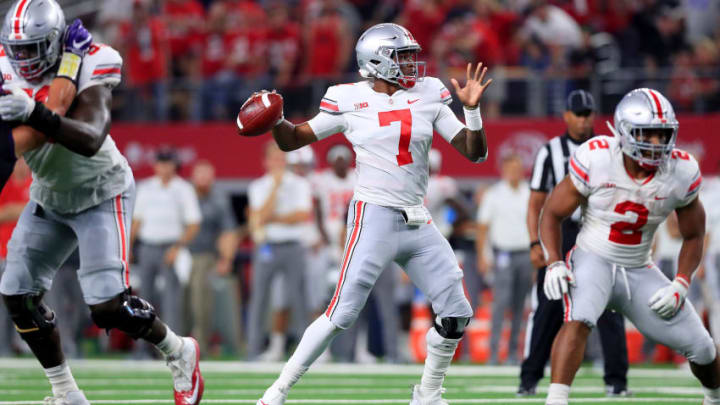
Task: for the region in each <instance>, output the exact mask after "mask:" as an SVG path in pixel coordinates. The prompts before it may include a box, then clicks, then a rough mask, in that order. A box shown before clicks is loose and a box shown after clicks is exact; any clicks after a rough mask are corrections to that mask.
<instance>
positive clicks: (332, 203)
mask: <svg viewBox="0 0 720 405" xmlns="http://www.w3.org/2000/svg"><path fill="white" fill-rule="evenodd" d="M356 178H357V177H356V174H355V171H354V170H349V171H348V173H347V175H346V176H345V178H340V177H338V176H337V175H336V174H335V172H334V171H333V170H332V169H325V170H323V171H321V172H318V173H317V174H316V175H315V179H314V180H315V182H314V191H315V197H317V199H318V201H319V202H320V209H321V210H322V214H323V223H324V224H325V231H326V232H327V233H328V238H329V239H330V243H331V244H332V245H333V246H334V247H339V248H340V249H342V244H343V241H341V240H340V238H341V234H342V230H343V228H344V227H345V218H346V214H347V210H348V205H349V203H350V201H351V200H352V198H353V193H354V191H355V183H356Z"/></svg>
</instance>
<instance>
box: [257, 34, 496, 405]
mask: <svg viewBox="0 0 720 405" xmlns="http://www.w3.org/2000/svg"><path fill="white" fill-rule="evenodd" d="M419 51H420V45H418V43H417V41H415V38H414V37H413V36H412V34H411V33H410V32H409V31H408V30H407V29H405V28H403V27H401V26H399V25H397V24H378V25H375V26H373V27H370V28H369V29H368V30H366V31H365V32H364V33H363V34H362V35H361V36H360V39H359V40H358V43H357V45H356V47H355V52H356V55H357V60H358V66H359V71H360V74H361V75H362V76H363V77H364V78H365V79H366V80H363V81H360V82H357V83H351V84H343V85H338V86H332V87H330V88H328V90H327V92H326V93H325V96H324V97H323V99H322V101H321V103H320V113H319V114H318V115H317V116H315V118H313V119H311V120H310V121H308V122H305V123H303V124H300V125H293V124H292V123H290V122H288V121H286V120H281V121H280V122H279V123H277V124H276V126H275V127H274V128H273V137H274V138H275V141H276V142H277V143H278V145H279V146H280V148H281V149H283V150H286V151H289V150H294V149H297V148H300V147H302V146H304V145H307V144H309V143H312V142H315V141H317V140H321V139H324V138H326V137H328V136H330V135H332V134H335V133H338V132H342V133H343V134H344V135H345V137H346V138H347V139H348V140H349V141H350V143H352V145H353V149H354V150H355V156H356V166H357V169H356V170H357V185H356V186H355V192H354V197H353V201H352V202H351V203H350V211H349V215H348V220H347V226H348V228H347V240H346V243H345V253H344V256H343V259H342V263H341V266H340V278H339V281H338V285H337V288H336V290H335V294H334V295H333V297H332V299H331V301H330V305H329V306H328V308H327V310H326V311H325V313H324V314H323V315H322V316H320V317H319V318H317V320H315V321H314V322H313V323H312V324H311V325H310V326H309V327H308V328H307V329H306V331H305V334H304V335H303V338H302V340H301V341H300V344H299V345H298V347H297V349H296V351H295V353H294V354H293V356H292V357H291V358H290V360H289V361H288V363H287V364H286V365H285V367H284V368H283V371H282V372H281V374H280V377H279V378H278V379H277V381H275V383H274V384H273V385H272V386H271V387H270V388H268V390H267V391H266V392H265V394H264V395H263V397H262V398H261V399H259V400H258V402H257V403H258V405H281V404H284V403H285V399H286V398H287V395H288V392H289V390H290V388H291V387H292V386H293V385H294V384H295V383H296V382H297V381H298V380H299V379H300V377H301V376H302V375H303V374H304V373H305V372H306V371H307V370H308V368H309V367H310V365H311V364H312V363H313V362H314V361H315V359H317V356H319V355H320V353H322V352H323V350H325V348H326V347H327V345H328V344H329V343H330V341H331V340H332V339H333V337H334V336H335V335H337V334H338V333H339V332H340V331H342V330H344V329H347V328H349V327H350V326H351V325H352V324H353V322H355V320H356V319H357V316H358V314H359V313H360V311H361V309H362V307H363V306H364V305H365V302H366V300H367V297H368V294H369V293H370V290H371V289H372V287H373V285H374V284H375V282H376V280H377V278H378V277H379V275H380V273H381V272H382V271H383V270H385V269H386V268H387V267H388V265H389V264H390V263H391V262H392V261H395V262H397V263H398V264H400V266H401V267H402V268H403V269H405V271H406V272H407V273H408V275H409V277H410V279H411V280H412V281H413V282H414V283H415V285H416V286H418V288H420V289H421V290H422V291H423V293H424V294H425V295H426V296H427V297H429V299H430V301H431V302H432V304H433V308H434V310H435V312H436V313H437V314H438V318H437V319H436V321H435V322H434V327H432V328H430V330H429V331H428V333H427V337H426V340H427V345H428V350H427V351H428V357H427V360H426V361H425V371H424V373H423V377H422V382H421V384H419V385H416V386H415V388H414V389H413V393H412V400H411V404H413V405H430V404H432V405H440V404H446V403H447V402H446V401H445V400H443V399H442V397H441V393H442V391H443V389H442V383H443V379H444V376H445V373H446V372H447V368H448V366H449V364H450V361H451V360H452V357H453V354H454V353H455V348H456V347H457V345H458V342H459V341H460V338H461V337H462V335H463V333H464V329H465V326H466V325H467V323H468V321H469V319H470V317H471V316H472V308H471V307H470V304H469V303H468V301H467V299H466V298H465V295H464V292H463V288H462V272H461V270H460V268H459V266H458V263H457V259H456V258H455V255H454V254H453V251H452V249H451V248H450V245H449V244H448V242H447V241H446V240H445V238H444V237H443V236H442V235H441V234H440V232H439V231H438V229H437V228H436V227H435V225H434V224H433V223H432V219H431V218H430V215H429V214H428V211H427V209H426V208H425V207H424V206H423V205H422V204H423V199H424V197H425V193H426V189H427V182H428V173H429V167H428V152H429V151H430V145H431V143H432V138H433V133H434V132H437V133H439V134H440V136H442V137H443V139H445V140H446V141H447V142H449V143H450V144H452V145H453V146H454V147H455V149H457V150H458V151H459V152H460V153H461V154H462V155H463V156H465V157H466V158H468V159H469V160H471V161H473V162H482V161H484V160H485V158H486V157H487V142H486V139H485V132H484V131H483V129H482V119H481V117H480V110H479V106H478V104H479V101H480V98H481V97H482V94H483V92H484V91H485V89H486V88H487V86H488V85H489V83H490V81H487V82H485V83H483V79H484V76H485V72H486V70H487V69H482V67H481V66H482V64H479V65H478V66H477V69H476V70H475V72H474V74H472V72H471V66H470V64H468V71H467V83H466V84H465V86H464V87H460V85H459V84H458V82H457V80H455V79H452V80H451V81H452V84H453V86H454V88H455V91H456V94H457V96H458V98H459V99H460V101H461V102H462V103H463V104H464V106H465V119H466V124H467V127H466V126H465V125H463V124H462V123H461V122H460V121H459V120H458V119H457V118H456V117H455V115H454V114H453V113H452V111H451V110H450V108H449V107H448V106H447V105H448V104H450V102H451V101H452V97H451V95H450V92H449V91H448V90H447V89H446V88H445V86H444V85H443V84H442V82H441V81H440V80H438V79H436V78H433V77H424V67H425V66H424V62H419V61H417V55H418V53H419ZM481 69H482V70H481Z"/></svg>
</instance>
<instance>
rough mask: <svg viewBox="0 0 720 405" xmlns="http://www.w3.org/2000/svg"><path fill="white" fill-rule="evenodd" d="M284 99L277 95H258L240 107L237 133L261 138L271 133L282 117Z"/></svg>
mask: <svg viewBox="0 0 720 405" xmlns="http://www.w3.org/2000/svg"><path fill="white" fill-rule="evenodd" d="M282 114H283V98H282V96H281V95H279V94H277V93H269V92H262V93H257V94H254V95H252V96H250V98H248V99H247V101H246V102H245V103H244V104H243V105H242V107H240V112H239V113H238V115H237V127H238V129H237V131H238V135H242V136H260V135H263V134H266V133H268V132H270V130H271V129H272V127H273V125H275V123H276V122H277V121H278V120H279V119H280V117H282Z"/></svg>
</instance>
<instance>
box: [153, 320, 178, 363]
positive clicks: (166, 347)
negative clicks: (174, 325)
mask: <svg viewBox="0 0 720 405" xmlns="http://www.w3.org/2000/svg"><path fill="white" fill-rule="evenodd" d="M165 329H167V333H166V334H165V337H164V338H163V340H161V341H160V343H158V344H157V345H156V346H157V348H158V349H160V351H161V352H163V354H164V355H165V356H172V355H174V354H176V353H177V352H178V351H179V350H180V348H181V347H182V339H180V338H179V337H178V335H176V334H175V332H173V331H172V330H170V328H169V327H168V326H165Z"/></svg>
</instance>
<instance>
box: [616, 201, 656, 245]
mask: <svg viewBox="0 0 720 405" xmlns="http://www.w3.org/2000/svg"><path fill="white" fill-rule="evenodd" d="M615 212H617V213H618V214H625V213H626V212H634V213H636V214H637V220H635V222H625V221H618V222H615V223H613V224H612V225H610V237H609V238H608V239H610V241H611V242H615V243H619V244H621V245H638V244H640V242H642V231H641V230H640V228H642V227H643V226H645V224H646V223H647V220H648V214H649V213H650V212H649V211H648V209H647V208H645V206H644V205H642V204H638V203H636V202H632V201H623V202H621V203H619V204H618V205H616V206H615ZM627 231H631V232H630V233H625V232H627Z"/></svg>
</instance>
